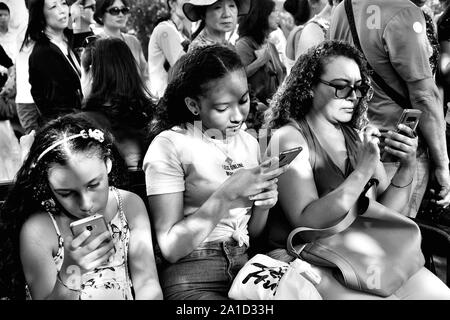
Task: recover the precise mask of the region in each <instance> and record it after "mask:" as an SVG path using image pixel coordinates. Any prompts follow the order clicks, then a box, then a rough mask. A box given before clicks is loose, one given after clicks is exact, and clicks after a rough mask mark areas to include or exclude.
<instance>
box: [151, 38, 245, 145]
mask: <svg viewBox="0 0 450 320" xmlns="http://www.w3.org/2000/svg"><path fill="white" fill-rule="evenodd" d="M240 69H242V70H243V71H244V70H245V69H244V66H243V65H242V62H241V59H240V58H239V56H238V55H237V53H236V52H235V51H233V50H231V49H230V48H228V47H225V46H221V45H211V46H205V47H199V48H195V49H194V50H192V51H191V52H189V53H187V54H185V55H184V56H182V57H181V58H180V59H179V60H178V61H177V62H176V63H175V65H174V66H173V68H172V70H171V72H170V74H171V75H172V76H169V77H170V78H171V79H170V78H169V84H168V85H167V88H166V91H165V92H164V96H163V97H162V98H161V99H160V101H159V103H158V105H157V107H156V112H155V118H154V120H153V121H152V123H151V124H150V127H149V132H150V137H149V140H150V141H151V140H153V138H154V137H156V136H157V135H158V134H159V133H161V132H162V131H164V130H168V129H170V128H172V127H173V126H185V124H187V123H193V122H194V121H195V120H198V116H194V115H193V114H192V113H191V112H190V111H189V110H188V108H187V107H186V103H185V98H187V97H191V98H196V97H198V96H199V95H201V94H203V93H204V90H205V88H206V85H207V84H208V83H209V82H211V81H213V80H216V79H220V78H222V77H224V76H225V75H227V74H229V73H230V72H233V71H235V70H240ZM244 72H245V71H244Z"/></svg>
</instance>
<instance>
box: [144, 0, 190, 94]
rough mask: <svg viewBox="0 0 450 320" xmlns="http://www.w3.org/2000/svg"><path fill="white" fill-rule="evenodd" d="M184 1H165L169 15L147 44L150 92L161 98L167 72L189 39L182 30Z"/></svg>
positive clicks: (184, 49)
mask: <svg viewBox="0 0 450 320" xmlns="http://www.w3.org/2000/svg"><path fill="white" fill-rule="evenodd" d="M184 2H185V1H184V0H167V8H168V10H169V13H168V15H167V16H166V17H163V18H162V19H161V21H160V22H159V23H158V24H157V25H156V27H155V29H153V32H152V34H151V36H150V41H149V43H148V74H149V80H150V84H149V88H150V92H151V93H152V95H153V96H155V97H156V98H158V99H159V98H161V97H162V95H163V94H164V90H166V87H167V77H168V71H169V69H170V68H171V67H173V65H174V64H175V62H176V61H177V60H178V58H180V57H181V56H182V55H183V54H184V53H185V52H186V51H187V46H188V45H189V39H188V38H187V37H186V36H185V34H184V32H183V29H184V25H185V20H187V19H186V16H185V15H184V13H183V10H182V5H183V3H184Z"/></svg>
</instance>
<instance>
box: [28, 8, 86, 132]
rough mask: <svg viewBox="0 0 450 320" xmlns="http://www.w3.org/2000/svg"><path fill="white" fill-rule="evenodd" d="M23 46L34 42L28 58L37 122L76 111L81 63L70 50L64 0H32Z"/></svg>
mask: <svg viewBox="0 0 450 320" xmlns="http://www.w3.org/2000/svg"><path fill="white" fill-rule="evenodd" d="M28 9H29V19H28V28H27V31H26V33H25V40H24V43H23V45H22V48H25V47H27V46H28V45H30V44H31V43H32V42H34V43H35V45H34V48H33V51H32V52H31V54H30V58H29V82H30V84H31V95H32V96H33V99H34V102H35V103H36V106H37V108H38V110H39V114H40V118H39V119H38V122H39V125H42V124H44V123H47V122H48V121H49V120H51V119H54V118H57V117H59V116H62V115H65V114H68V113H72V112H78V111H79V110H80V108H81V101H82V98H83V95H82V92H81V84H80V75H81V71H80V65H79V62H78V60H77V59H78V58H77V57H76V55H75V54H74V52H73V51H72V39H73V33H72V32H71V31H70V30H69V28H68V23H69V6H68V5H67V2H66V1H65V0H31V1H30V2H29V7H28Z"/></svg>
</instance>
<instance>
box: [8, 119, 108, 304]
mask: <svg viewBox="0 0 450 320" xmlns="http://www.w3.org/2000/svg"><path fill="white" fill-rule="evenodd" d="M89 129H95V125H94V124H93V123H92V122H90V121H88V120H87V119H86V118H83V117H82V116H79V115H66V116H63V117H60V118H57V119H55V120H52V121H50V122H49V123H47V125H46V126H45V127H43V128H42V129H41V130H39V131H38V132H37V133H36V137H35V140H34V142H33V144H32V146H31V148H30V152H29V154H28V157H27V158H26V159H25V161H24V163H23V165H22V167H21V168H20V170H19V171H18V173H17V175H16V178H15V183H14V186H13V188H12V190H11V191H10V192H9V194H8V197H7V199H6V201H5V203H4V205H3V206H2V208H1V213H0V243H1V244H2V245H1V246H0V297H5V296H6V297H8V298H10V299H24V298H25V279H24V275H23V271H22V265H21V262H20V253H19V247H20V243H19V235H20V230H21V228H22V225H23V224H24V222H25V221H26V220H27V219H28V217H30V216H31V215H32V214H34V213H38V212H44V211H48V210H49V209H48V208H46V207H45V201H46V200H49V199H53V201H54V202H55V204H56V210H54V211H52V212H54V213H55V214H61V212H65V211H64V209H63V208H62V206H61V205H60V204H59V203H58V202H57V200H56V198H55V197H54V196H53V193H52V191H51V189H50V186H49V185H48V171H49V168H50V167H51V166H53V165H54V164H60V165H65V164H66V163H67V161H68V159H69V158H70V154H73V153H77V152H83V153H86V154H88V155H89V156H97V157H99V158H100V159H104V160H105V161H106V159H107V158H109V159H111V160H112V161H113V162H114V159H112V158H113V156H112V151H111V150H112V149H111V148H112V146H113V137H112V135H111V134H110V133H109V132H106V131H103V133H104V141H103V142H100V141H98V140H96V139H93V138H86V139H85V138H81V137H80V138H75V139H72V140H70V141H67V142H66V143H63V144H61V145H59V146H57V147H56V148H54V149H52V150H51V151H49V152H48V153H46V154H45V155H44V156H43V157H42V158H40V159H39V156H40V155H41V154H42V153H43V151H44V150H46V149H47V148H48V147H50V146H52V145H53V144H54V143H56V142H58V141H61V140H62V139H64V138H65V137H69V136H73V135H76V134H79V133H80V131H82V130H86V131H88V130H89ZM113 167H114V166H113ZM114 175H115V174H114V173H113V172H111V173H110V175H109V178H110V184H114V183H115V178H114Z"/></svg>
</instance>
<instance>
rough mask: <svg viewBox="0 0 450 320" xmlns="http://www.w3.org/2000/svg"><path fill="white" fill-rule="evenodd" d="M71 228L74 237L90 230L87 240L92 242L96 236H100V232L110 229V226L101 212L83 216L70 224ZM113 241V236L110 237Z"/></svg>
mask: <svg viewBox="0 0 450 320" xmlns="http://www.w3.org/2000/svg"><path fill="white" fill-rule="evenodd" d="M70 230H71V231H72V234H73V235H74V237H77V236H78V235H80V234H81V233H82V232H84V231H85V230H87V231H89V232H90V235H89V238H88V239H87V240H86V241H87V243H90V242H91V241H92V240H93V239H94V238H96V237H98V236H99V235H100V234H102V233H104V232H106V231H108V232H109V229H108V226H107V224H106V221H105V218H104V217H103V216H102V215H101V214H94V215H93V216H90V217H87V218H83V219H80V220H77V221H74V222H72V223H71V224H70ZM109 240H111V241H112V236H111V237H110V239H109Z"/></svg>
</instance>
